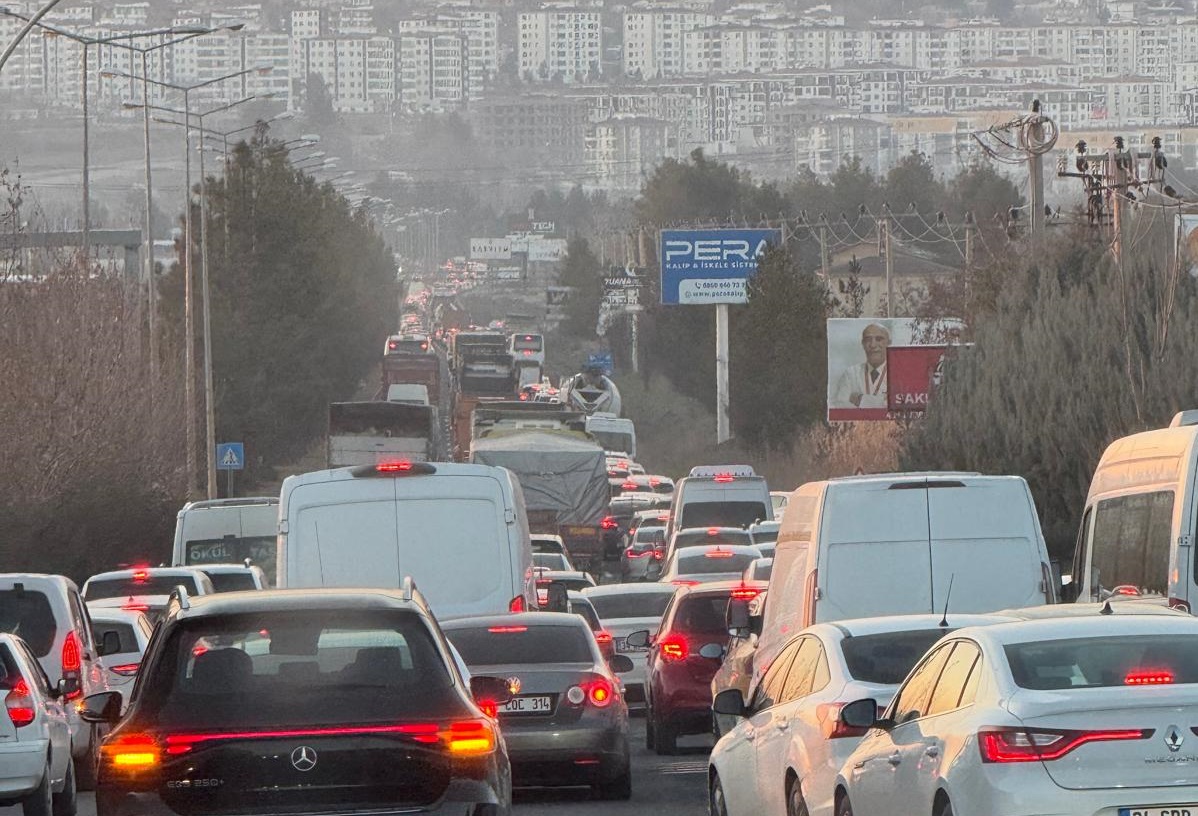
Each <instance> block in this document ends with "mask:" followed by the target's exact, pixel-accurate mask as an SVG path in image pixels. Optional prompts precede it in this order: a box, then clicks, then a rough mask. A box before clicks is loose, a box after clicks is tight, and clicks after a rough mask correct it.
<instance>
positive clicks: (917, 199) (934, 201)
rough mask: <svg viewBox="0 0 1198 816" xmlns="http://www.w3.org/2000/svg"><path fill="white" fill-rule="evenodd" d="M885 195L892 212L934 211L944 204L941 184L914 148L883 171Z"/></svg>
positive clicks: (925, 159)
mask: <svg viewBox="0 0 1198 816" xmlns="http://www.w3.org/2000/svg"><path fill="white" fill-rule="evenodd" d="M885 197H886V201H887V203H889V204H890V209H891V211H892V212H893V213H894V214H895V215H899V214H901V213H905V212H917V213H920V214H921V215H924V214H928V213H934V212H936V211H937V209H938V208H940V207H941V206H943V203H944V185H942V184H941V183H940V182H939V181H937V180H936V172H935V170H934V169H933V167H932V162H931V160H930V159H929V158H928V157H927V156H926V155H924V154H923V153H919V152H916V151H914V150H913V151H911V152H910V153H908V154H907V155H906V156H903V157H902V158H901V159H899V161H898V164H896V165H895V166H894V167H892V168H890V172H889V173H887V174H886V185H885Z"/></svg>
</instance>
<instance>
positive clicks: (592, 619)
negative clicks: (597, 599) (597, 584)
mask: <svg viewBox="0 0 1198 816" xmlns="http://www.w3.org/2000/svg"><path fill="white" fill-rule="evenodd" d="M570 611H571V612H573V613H574V614H575V615H577V616H578V617H580V618H582V619H583V620H584V621H586V622H587V626H588V627H590V629H591V631H592V632H598V631H599V630H600V629H602V628H603V624H601V623H600V622H599V616H598V615H596V614H595V607H593V606H591V605H590V604H589V603H587V602H586V601H580V600H574V599H571V600H570Z"/></svg>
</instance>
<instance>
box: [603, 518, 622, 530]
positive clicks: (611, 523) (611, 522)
mask: <svg viewBox="0 0 1198 816" xmlns="http://www.w3.org/2000/svg"><path fill="white" fill-rule="evenodd" d="M599 526H600V527H602V528H603V529H604V530H615V529H616V528H617V527H619V526H620V525H619V523H618V522H617V521H616V518H615V516H604V517H603V521H601V522H599Z"/></svg>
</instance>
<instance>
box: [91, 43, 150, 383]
mask: <svg viewBox="0 0 1198 816" xmlns="http://www.w3.org/2000/svg"><path fill="white" fill-rule="evenodd" d="M149 53H150V52H149V51H148V50H147V51H142V52H141V101H142V103H143V104H144V105H145V110H146V115H145V116H144V117H143V119H142V132H143V135H144V137H145V143H146V144H145V147H146V149H145V154H146V155H145V160H146V262H145V267H146V271H145V278H146V287H147V288H148V290H149V292H148V295H147V298H146V300H147V303H148V306H149V310H150V315H149V322H150V382H151V383H157V382H158V292H157V289H158V287H157V286H155V285H154V193H153V191H152V187H151V185H150V62H149ZM86 116H87V115H86V114H84V118H85V119H86Z"/></svg>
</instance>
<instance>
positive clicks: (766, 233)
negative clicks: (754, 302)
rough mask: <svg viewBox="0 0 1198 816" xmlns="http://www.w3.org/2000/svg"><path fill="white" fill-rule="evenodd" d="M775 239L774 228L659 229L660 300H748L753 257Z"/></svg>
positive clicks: (687, 302)
mask: <svg viewBox="0 0 1198 816" xmlns="http://www.w3.org/2000/svg"><path fill="white" fill-rule="evenodd" d="M781 243H782V233H781V231H780V230H776V229H707V230H662V233H661V302H662V303H663V304H666V305H676V304H684V305H707V304H712V303H748V302H749V296H748V290H747V288H746V283H747V282H748V280H749V278H751V277H752V276H753V275H754V274H755V273H756V272H757V258H758V256H759V255H761V254H762V253H763V252H765V250H766V248H767V247H769V246H776V245H778V244H781Z"/></svg>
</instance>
